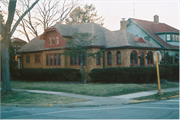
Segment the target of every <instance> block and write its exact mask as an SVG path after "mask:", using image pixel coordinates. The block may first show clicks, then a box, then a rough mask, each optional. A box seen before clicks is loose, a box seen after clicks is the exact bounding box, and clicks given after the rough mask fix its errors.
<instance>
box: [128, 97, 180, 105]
mask: <svg viewBox="0 0 180 120" xmlns="http://www.w3.org/2000/svg"><path fill="white" fill-rule="evenodd" d="M177 97H179V95H175V96H171V97H162V98H160V99H159V100H166V99H171V98H177ZM153 101H158V100H155V99H147V100H137V101H133V102H130V103H129V104H136V103H144V102H153Z"/></svg>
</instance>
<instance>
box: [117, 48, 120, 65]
mask: <svg viewBox="0 0 180 120" xmlns="http://www.w3.org/2000/svg"><path fill="white" fill-rule="evenodd" d="M118 53H119V54H120V57H119V56H118ZM119 60H120V63H118V61H119ZM116 64H117V65H121V52H120V51H119V50H118V51H117V52H116Z"/></svg>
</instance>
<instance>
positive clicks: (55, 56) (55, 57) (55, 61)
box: [54, 54, 57, 65]
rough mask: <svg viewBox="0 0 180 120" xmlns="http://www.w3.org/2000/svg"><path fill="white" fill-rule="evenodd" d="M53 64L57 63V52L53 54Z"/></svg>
mask: <svg viewBox="0 0 180 120" xmlns="http://www.w3.org/2000/svg"><path fill="white" fill-rule="evenodd" d="M54 65H57V54H54Z"/></svg>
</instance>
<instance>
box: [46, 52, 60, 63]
mask: <svg viewBox="0 0 180 120" xmlns="http://www.w3.org/2000/svg"><path fill="white" fill-rule="evenodd" d="M51 55H52V56H53V59H52V62H53V64H52V65H51ZM55 55H57V65H55V63H54V62H55ZM59 55H60V53H51V54H46V66H61V64H62V58H61V64H60V65H59ZM47 56H49V65H47Z"/></svg>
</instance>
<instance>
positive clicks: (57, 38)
mask: <svg viewBox="0 0 180 120" xmlns="http://www.w3.org/2000/svg"><path fill="white" fill-rule="evenodd" d="M56 44H57V45H58V44H59V37H58V36H57V37H56Z"/></svg>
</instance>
